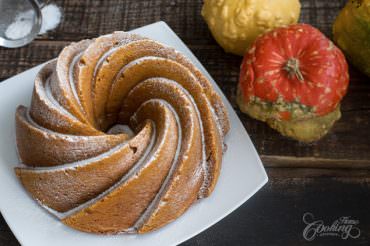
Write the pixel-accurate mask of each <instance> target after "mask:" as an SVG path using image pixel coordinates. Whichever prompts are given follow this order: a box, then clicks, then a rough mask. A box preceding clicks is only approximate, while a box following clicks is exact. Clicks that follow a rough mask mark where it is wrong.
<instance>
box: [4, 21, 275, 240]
mask: <svg viewBox="0 0 370 246" xmlns="http://www.w3.org/2000/svg"><path fill="white" fill-rule="evenodd" d="M132 32H133V33H137V34H141V35H143V36H146V37H149V38H152V39H155V40H158V41H159V42H161V43H164V44H167V45H169V46H172V47H174V48H175V49H177V50H179V51H181V52H182V53H183V54H185V55H186V56H187V57H188V58H190V60H192V62H193V63H194V64H195V65H196V66H197V67H198V68H199V69H200V70H202V72H203V73H204V74H205V75H206V76H207V77H208V78H209V79H210V81H211V82H212V83H213V85H214V87H215V88H216V90H217V91H218V92H219V93H220V94H221V95H222V98H223V100H224V102H225V104H226V106H227V109H228V112H229V115H230V120H231V131H230V133H229V134H228V136H227V138H226V143H227V145H228V149H227V152H226V154H225V156H224V160H223V167H222V170H221V176H220V178H219V181H218V184H217V186H216V189H215V191H214V192H213V194H212V195H211V196H210V197H209V198H207V199H203V200H201V201H200V202H197V203H196V204H194V205H193V206H192V207H191V208H190V209H189V210H188V211H187V212H186V213H185V214H184V215H183V216H181V217H180V218H179V219H177V220H176V221H175V222H173V223H171V224H169V225H167V226H165V227H164V228H162V229H160V230H158V231H155V232H152V233H149V234H145V235H115V236H101V235H93V234H88V233H83V232H79V231H75V230H73V229H70V228H69V227H67V226H65V225H63V224H62V223H61V222H60V221H58V220H57V219H56V218H54V217H53V216H52V215H50V214H49V213H48V212H47V211H46V210H45V209H43V208H41V207H40V206H39V205H38V204H37V203H36V202H34V201H33V200H32V198H31V197H30V196H28V195H27V193H26V191H25V190H24V189H23V187H22V185H21V184H20V182H19V181H18V180H17V178H16V176H15V174H14V171H13V168H14V167H15V166H16V165H17V164H18V158H17V154H16V148H15V129H14V113H15V109H16V107H17V106H18V105H20V104H23V105H29V103H30V99H31V93H32V89H33V80H34V78H35V75H36V73H37V72H38V71H39V69H40V68H41V66H42V65H39V66H37V67H34V68H32V69H30V70H28V71H25V72H23V73H21V74H19V75H17V76H14V77H12V78H10V79H8V80H6V81H3V82H2V83H0V107H1V109H0V194H1V198H0V211H1V213H2V215H3V216H4V218H5V220H6V221H7V223H8V225H9V227H10V228H11V230H12V231H13V233H14V234H15V236H16V237H17V239H18V240H19V242H20V243H21V244H22V245H25V246H26V245H38V246H43V245H53V246H57V245H63V246H64V245H89V246H93V245H110V246H114V245H120V246H122V245H125V246H131V245H140V246H145V245H151V246H152V245H161V246H164V245H174V244H178V243H181V242H183V241H185V240H187V239H189V238H191V237H193V236H195V235H196V234H198V233H200V232H201V231H203V230H205V229H206V228H208V227H210V226H211V225H213V224H215V223H216V222H217V221H219V220H221V219H222V218H224V217H225V216H226V215H228V214H229V213H231V212H232V211H233V210H235V209H236V208H237V207H239V206H240V205H241V204H243V203H244V202H245V201H246V200H247V199H248V198H250V197H251V196H252V195H253V194H255V193H256V192H257V191H258V190H259V189H260V188H261V187H262V186H263V185H264V184H265V183H266V182H267V180H268V178H267V175H266V172H265V170H264V168H263V165H262V162H261V160H260V158H259V157H258V154H257V152H256V150H255V148H254V146H253V144H252V142H251V140H250V138H249V136H248V134H247V132H246V131H245V129H244V127H243V125H242V124H241V122H240V120H239V118H238V117H237V115H236V113H235V112H234V110H233V109H232V107H231V105H230V103H229V102H228V101H227V99H226V98H225V96H224V95H223V94H222V92H221V90H220V89H219V88H218V86H217V85H216V83H215V82H214V80H213V79H212V78H211V76H210V75H209V74H208V73H207V71H206V70H205V69H204V67H203V66H202V65H201V64H200V62H199V61H198V59H197V58H196V57H195V56H194V55H193V54H192V53H191V51H190V50H189V49H188V48H187V47H186V45H185V44H184V43H183V42H182V41H181V40H180V39H179V38H178V37H177V36H176V34H175V33H174V32H173V31H172V30H171V29H170V28H169V27H168V26H167V24H166V23H164V22H157V23H154V24H151V25H148V26H145V27H142V28H139V29H136V30H133V31H132Z"/></svg>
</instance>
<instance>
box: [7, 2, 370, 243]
mask: <svg viewBox="0 0 370 246" xmlns="http://www.w3.org/2000/svg"><path fill="white" fill-rule="evenodd" d="M53 2H55V3H56V4H57V5H58V6H60V7H61V8H62V11H63V13H64V16H63V21H62V23H61V25H60V26H59V27H58V28H57V29H56V30H54V31H52V32H50V33H47V34H45V35H42V36H40V37H39V38H38V39H37V40H35V41H34V42H32V43H31V44H30V45H28V46H26V47H23V48H20V49H5V48H0V81H1V80H4V79H6V78H9V77H11V76H13V75H15V74H17V73H20V72H22V71H25V70H27V69H29V68H31V67H33V66H35V65H38V64H40V63H42V62H45V61H47V60H50V59H52V58H55V57H56V56H57V55H58V54H59V52H60V51H61V50H62V49H63V47H65V46H66V45H68V44H69V43H70V42H73V41H79V40H81V39H85V38H94V37H97V36H99V35H102V34H106V33H110V32H113V31H115V30H130V29H133V28H137V27H140V26H143V25H147V24H150V23H153V22H156V21H159V20H163V21H165V22H167V24H168V25H169V26H170V27H171V28H172V29H173V30H174V31H175V32H176V33H177V34H178V35H179V37H180V38H181V39H182V40H183V41H184V42H185V43H186V44H187V45H188V46H189V48H190V49H191V50H192V51H193V52H194V54H195V55H196V56H197V57H198V59H199V60H200V61H201V62H202V64H203V65H204V66H205V67H206V69H207V70H208V71H209V72H210V74H211V75H212V77H213V78H214V79H215V80H216V82H217V83H218V85H219V86H220V87H221V89H222V91H223V92H224V93H225V95H226V97H227V98H228V99H229V101H230V102H231V104H232V106H233V107H234V109H235V110H236V112H237V114H238V115H239V117H240V119H241V121H242V123H243V125H244V126H245V128H246V129H247V131H248V133H249V134H250V136H251V139H252V141H253V142H254V144H255V146H256V149H257V151H258V152H259V153H260V155H261V158H262V160H263V162H264V164H265V166H266V167H267V170H268V175H269V177H270V181H269V183H268V185H266V186H265V187H264V188H263V189H262V190H261V191H260V192H258V193H257V195H256V196H254V197H253V198H252V199H251V200H249V201H248V202H247V203H246V204H244V205H243V206H242V207H241V208H240V209H238V210H237V211H235V212H234V213H232V214H231V215H230V216H229V217H227V218H226V219H224V220H222V221H221V222H219V223H218V224H216V225H215V226H213V227H212V228H211V229H210V230H207V231H205V232H204V233H202V234H200V235H198V236H197V237H195V238H194V239H192V240H190V241H189V242H187V243H185V244H184V245H246V244H250V245H297V244H300V245H308V244H310V245H344V244H345V245H369V244H370V242H369V238H370V235H369V233H370V218H369V216H370V214H369V212H368V211H369V210H368V208H369V206H370V197H369V194H370V180H369V177H370V130H369V129H370V79H369V78H367V77H365V76H364V75H363V74H361V73H360V72H359V71H357V70H356V69H354V68H352V67H351V69H350V75H351V83H350V88H349V92H348V94H347V96H346V97H345V98H344V100H343V102H342V113H343V116H342V118H341V120H340V121H339V122H338V123H337V124H336V125H335V127H334V128H333V129H332V131H331V132H330V133H329V134H328V135H327V136H326V137H324V138H323V139H322V140H320V141H318V142H316V143H312V144H302V143H299V142H296V141H294V140H290V139H287V138H285V137H283V136H281V135H280V134H278V133H277V132H276V131H274V130H272V129H270V128H269V127H268V126H267V125H266V124H264V123H261V122H259V121H256V120H253V119H251V118H250V117H248V116H247V115H245V114H242V113H241V112H240V111H239V110H238V108H237V106H236V101H235V92H236V84H237V82H238V76H239V65H240V62H241V57H237V56H234V55H230V54H226V53H225V52H224V51H223V50H222V49H221V48H220V47H219V46H218V45H217V43H216V42H215V40H214V39H213V38H212V35H211V34H210V32H209V30H208V28H207V26H206V24H205V22H204V21H203V20H202V17H201V16H200V10H201V4H202V1H201V0H102V1H97V0H55V1H53ZM345 2H346V0H335V1H329V0H302V1H301V3H302V13H301V18H300V21H301V22H305V23H310V24H312V25H313V26H315V27H317V28H319V29H320V30H321V31H322V32H324V33H325V34H326V35H327V36H328V37H331V36H332V35H331V28H332V24H333V22H334V20H335V17H336V15H337V14H338V12H339V10H340V9H341V8H342V7H343V6H344V3H345ZM241 188H242V187H241ZM304 212H312V213H314V214H315V215H316V216H317V217H318V218H322V219H324V220H325V221H328V222H330V221H331V220H334V219H336V218H338V217H340V216H346V215H348V216H353V217H354V218H356V219H358V220H359V221H360V228H361V230H362V232H363V234H362V236H361V238H360V239H358V240H352V241H343V240H337V239H335V238H334V239H333V238H331V239H330V238H329V239H327V238H323V239H319V240H318V241H316V242H314V243H307V242H306V241H304V239H303V237H302V230H303V227H304V225H303V224H302V215H303V213H304ZM0 245H11V246H12V245H18V243H17V241H16V239H15V238H14V236H13V234H12V233H11V232H10V230H9V228H8V227H7V225H6V223H5V221H4V220H3V218H2V217H1V216H0Z"/></svg>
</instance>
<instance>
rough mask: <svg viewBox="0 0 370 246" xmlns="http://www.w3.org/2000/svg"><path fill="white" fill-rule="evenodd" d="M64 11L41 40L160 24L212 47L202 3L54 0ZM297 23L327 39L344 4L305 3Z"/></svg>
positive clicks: (184, 0)
mask: <svg viewBox="0 0 370 246" xmlns="http://www.w3.org/2000/svg"><path fill="white" fill-rule="evenodd" d="M54 2H55V3H56V4H58V5H59V6H61V7H62V8H63V11H64V19H63V22H62V24H61V25H60V26H59V27H58V29H56V30H55V31H54V32H51V33H48V34H47V35H44V36H43V37H41V39H48V40H50V39H54V40H80V39H83V38H92V37H96V36H99V35H101V34H105V33H110V32H112V31H115V30H130V29H133V28H136V27H139V26H143V25H147V24H150V23H153V22H155V21H159V20H163V21H166V22H167V23H169V24H170V26H171V28H173V29H174V31H175V32H176V33H178V34H179V35H180V37H181V38H182V39H183V40H184V41H185V42H186V43H188V44H213V43H214V41H213V39H212V38H211V35H210V33H209V31H208V28H207V26H206V24H205V23H204V21H203V20H202V17H201V15H200V11H201V6H202V0H181V1H180V0H153V1H127V0H105V1H84V0H56V1H54ZM301 2H302V14H301V19H300V21H301V22H306V23H311V24H312V25H314V26H316V27H318V28H320V30H322V31H323V32H324V33H325V34H327V35H328V36H330V35H331V26H332V23H333V21H334V19H335V17H336V16H337V14H338V11H339V10H340V9H341V8H342V7H343V5H344V3H345V2H346V0H337V1H325V0H305V1H301Z"/></svg>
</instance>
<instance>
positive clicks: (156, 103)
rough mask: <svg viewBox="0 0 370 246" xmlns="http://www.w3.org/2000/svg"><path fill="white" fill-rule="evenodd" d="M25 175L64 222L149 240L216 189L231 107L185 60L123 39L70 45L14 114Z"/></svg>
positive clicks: (20, 171) (120, 35)
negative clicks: (143, 235)
mask: <svg viewBox="0 0 370 246" xmlns="http://www.w3.org/2000/svg"><path fill="white" fill-rule="evenodd" d="M15 118H16V138H17V149H18V153H19V158H20V161H21V163H22V164H21V165H20V166H18V167H17V168H16V169H15V172H16V174H17V176H18V177H19V179H20V181H21V182H22V184H23V186H24V187H25V189H26V190H27V191H28V192H29V193H30V194H31V195H32V197H33V198H34V199H35V200H36V201H37V202H38V203H39V204H40V205H41V206H43V207H44V208H46V209H47V210H48V211H49V212H50V213H52V214H53V215H55V216H57V217H58V218H59V219H60V220H61V221H62V222H63V223H64V224H66V225H68V226H70V227H72V228H75V229H77V230H81V231H85V232H92V233H104V234H107V233H109V234H110V233H125V232H126V233H145V232H149V231H152V230H155V229H158V228H160V227H162V226H164V225H166V224H168V223H169V222H171V221H173V220H174V219H176V218H177V217H179V216H180V215H181V214H183V213H184V212H185V211H186V210H187V209H188V208H189V206H190V205H191V204H192V203H194V202H195V201H196V200H197V199H199V198H203V197H207V196H209V195H210V194H211V192H212V191H213V189H214V188H215V185H216V182H217V178H218V176H219V173H220V168H221V162H222V154H223V146H224V143H223V141H224V137H225V135H226V134H227V133H228V131H229V128H230V125H229V120H228V115H227V111H226V108H225V106H224V104H223V102H222V100H221V98H220V96H219V95H218V94H217V93H216V92H215V90H214V89H213V87H212V85H211V83H210V82H209V81H208V80H207V78H206V77H205V76H204V75H203V74H202V73H201V72H200V71H199V70H198V69H197V68H196V67H195V66H194V65H192V63H191V62H190V61H189V60H188V59H187V58H186V57H185V56H184V55H182V54H181V53H179V52H178V51H176V50H174V49H173V48H170V47H167V46H165V45H162V44H160V43H158V42H156V41H153V40H150V39H148V38H144V37H141V36H138V35H134V34H128V33H125V32H115V33H113V34H109V35H105V36H101V37H99V38H97V39H93V40H83V41H81V42H78V43H72V44H71V45H69V46H67V47H66V48H64V50H63V51H62V52H61V54H60V55H59V57H58V58H57V59H56V60H53V61H51V62H49V63H48V64H47V65H45V66H44V67H43V68H42V69H41V71H40V72H39V73H38V75H37V76H36V79H35V85H34V91H33V96H32V101H31V106H30V108H29V109H28V108H26V107H24V106H19V107H18V108H17V111H16V115H15Z"/></svg>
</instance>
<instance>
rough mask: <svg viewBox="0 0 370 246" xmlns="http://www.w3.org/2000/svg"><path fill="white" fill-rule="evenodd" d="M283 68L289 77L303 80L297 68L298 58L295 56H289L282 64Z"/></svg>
mask: <svg viewBox="0 0 370 246" xmlns="http://www.w3.org/2000/svg"><path fill="white" fill-rule="evenodd" d="M284 70H285V71H287V72H288V75H289V77H290V78H292V77H294V76H295V77H297V79H298V80H299V81H303V80H304V78H303V75H302V72H301V70H300V69H299V60H298V59H297V58H289V60H288V61H287V63H286V64H285V66H284Z"/></svg>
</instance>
